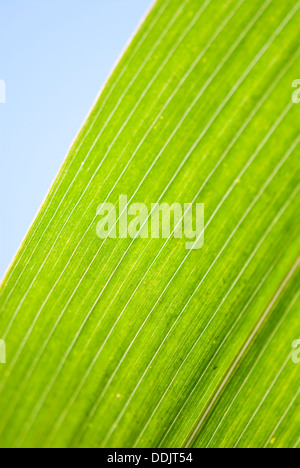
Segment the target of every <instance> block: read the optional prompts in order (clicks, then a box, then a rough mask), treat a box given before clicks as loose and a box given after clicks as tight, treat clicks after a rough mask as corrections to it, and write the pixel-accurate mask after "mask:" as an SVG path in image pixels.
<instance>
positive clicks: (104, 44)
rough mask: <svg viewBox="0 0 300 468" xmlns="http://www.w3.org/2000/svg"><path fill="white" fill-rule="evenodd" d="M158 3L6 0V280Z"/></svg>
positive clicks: (0, 121)
mask: <svg viewBox="0 0 300 468" xmlns="http://www.w3.org/2000/svg"><path fill="white" fill-rule="evenodd" d="M152 3H153V0H0V80H4V81H5V83H6V104H1V103H0V279H1V277H2V276H3V275H4V273H5V271H6V269H7V267H8V266H9V263H10V262H11V260H12V258H13V256H14V254H15V252H16V250H17V249H18V247H19V245H20V243H21V241H22V240H23V238H24V236H25V234H26V232H27V230H28V228H29V226H30V224H31V222H32V220H33V218H34V216H35V215H36V212H37V210H38V208H39V207H40V205H41V203H42V201H43V199H44V197H45V195H46V193H47V191H48V189H49V187H50V185H51V183H52V181H53V179H54V177H55V175H56V174H57V172H58V170H59V167H60V165H61V163H62V161H63V159H64V157H65V155H66V153H67V151H68V149H69V147H70V144H71V143H72V141H73V139H74V137H75V136H76V134H77V132H78V130H79V128H80V127H81V125H82V123H83V121H84V119H85V117H86V115H87V113H88V112H89V110H90V109H91V106H92V104H93V103H94V101H95V98H96V96H97V94H98V92H99V90H100V88H101V86H102V85H103V83H104V82H105V81H106V79H107V77H108V75H109V73H110V71H111V69H112V67H113V65H114V64H115V62H116V60H117V59H118V57H119V55H120V54H121V52H122V50H123V49H124V46H125V45H126V43H127V41H128V39H129V38H130V37H131V35H132V33H133V31H134V30H135V28H136V26H137V24H138V23H139V21H140V20H141V18H142V17H143V16H144V14H145V12H146V11H147V9H148V8H149V6H150V5H151V4H152Z"/></svg>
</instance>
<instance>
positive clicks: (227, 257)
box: [0, 0, 300, 448]
mask: <svg viewBox="0 0 300 468" xmlns="http://www.w3.org/2000/svg"><path fill="white" fill-rule="evenodd" d="M299 24H300V2H299V1H297V0H285V1H282V0H266V1H264V0H251V1H249V0H248V1H247V0H225V1H224V0H206V1H204V0H158V1H157V2H156V3H155V4H154V5H153V8H152V9H151V11H150V13H149V14H148V16H147V18H146V19H145V21H144V22H143V24H142V25H141V27H140V29H139V31H138V32H137V34H136V35H135V37H134V38H133V40H132V42H131V43H130V45H129V46H128V48H127V49H126V51H125V53H124V55H123V57H122V59H121V60H120V61H119V63H118V64H117V66H116V68H115V70H114V72H113V74H112V75H111V77H110V78H109V80H108V82H107V84H106V85H105V87H104V89H103V90H102V92H101V94H100V97H99V99H98V101H97V103H96V105H95V107H94V109H93V110H92V112H91V114H90V116H89V117H88V119H87V121H86V122H85V124H84V126H83V127H82V129H81V131H80V133H79V135H78V137H77V139H76V140H75V143H74V144H73V146H72V148H71V150H70V153H69V155H68V156H67V158H66V160H65V162H64V164H63V166H62V169H61V171H60V173H59V175H58V177H57V179H56V180H55V182H54V184H53V186H52V188H51V190H50V192H49V194H48V196H47V198H46V201H45V203H44V204H43V206H42V208H41V211H40V213H39V214H38V216H37V218H36V219H35V221H34V223H33V225H32V227H31V228H30V230H29V233H28V235H27V237H26V239H25V241H24V243H23V244H22V246H21V248H20V250H19V252H18V254H17V255H16V258H15V260H14V261H13V263H12V265H11V267H10V269H9V271H8V273H7V275H6V277H5V278H4V280H3V282H2V284H1V289H0V338H1V339H2V340H4V341H5V344H6V364H0V446H1V447H152V448H157V447H219V448H220V447H297V446H298V447H299V444H300V440H299V433H300V412H299V403H300V398H299V373H300V365H296V364H295V363H294V362H293V360H292V356H293V355H292V353H293V348H292V344H293V342H294V341H295V340H297V339H299V338H300V323H299V305H300V300H299V275H300V266H299V258H300V256H299V250H300V249H299V245H300V237H299V201H300V198H299V187H300V185H299V183H300V182H299V166H300V164H299V156H300V154H299V142H300V135H299V129H300V119H299V118H300V104H299V105H297V104H295V103H293V100H292V95H293V92H295V89H293V87H292V84H293V82H294V81H295V80H296V79H299V78H300V76H299V70H300V41H299V39H300V34H299ZM95 60H97V57H95ZM122 194H124V195H127V196H128V200H129V201H130V203H134V202H139V203H145V204H146V205H147V206H149V207H150V205H151V203H156V202H165V203H169V204H173V203H175V202H178V203H182V204H183V203H191V202H194V203H196V202H197V203H204V204H205V242H204V246H203V248H202V249H201V250H192V251H189V250H186V248H185V240H184V239H182V240H181V239H174V236H171V237H170V238H169V239H142V238H136V239H107V240H100V239H99V238H98V237H97V235H96V225H97V222H98V221H99V218H98V217H97V216H96V211H97V207H98V206H99V204H101V203H103V202H106V201H107V202H110V203H113V204H114V205H116V206H118V202H119V196H120V195H122Z"/></svg>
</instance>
